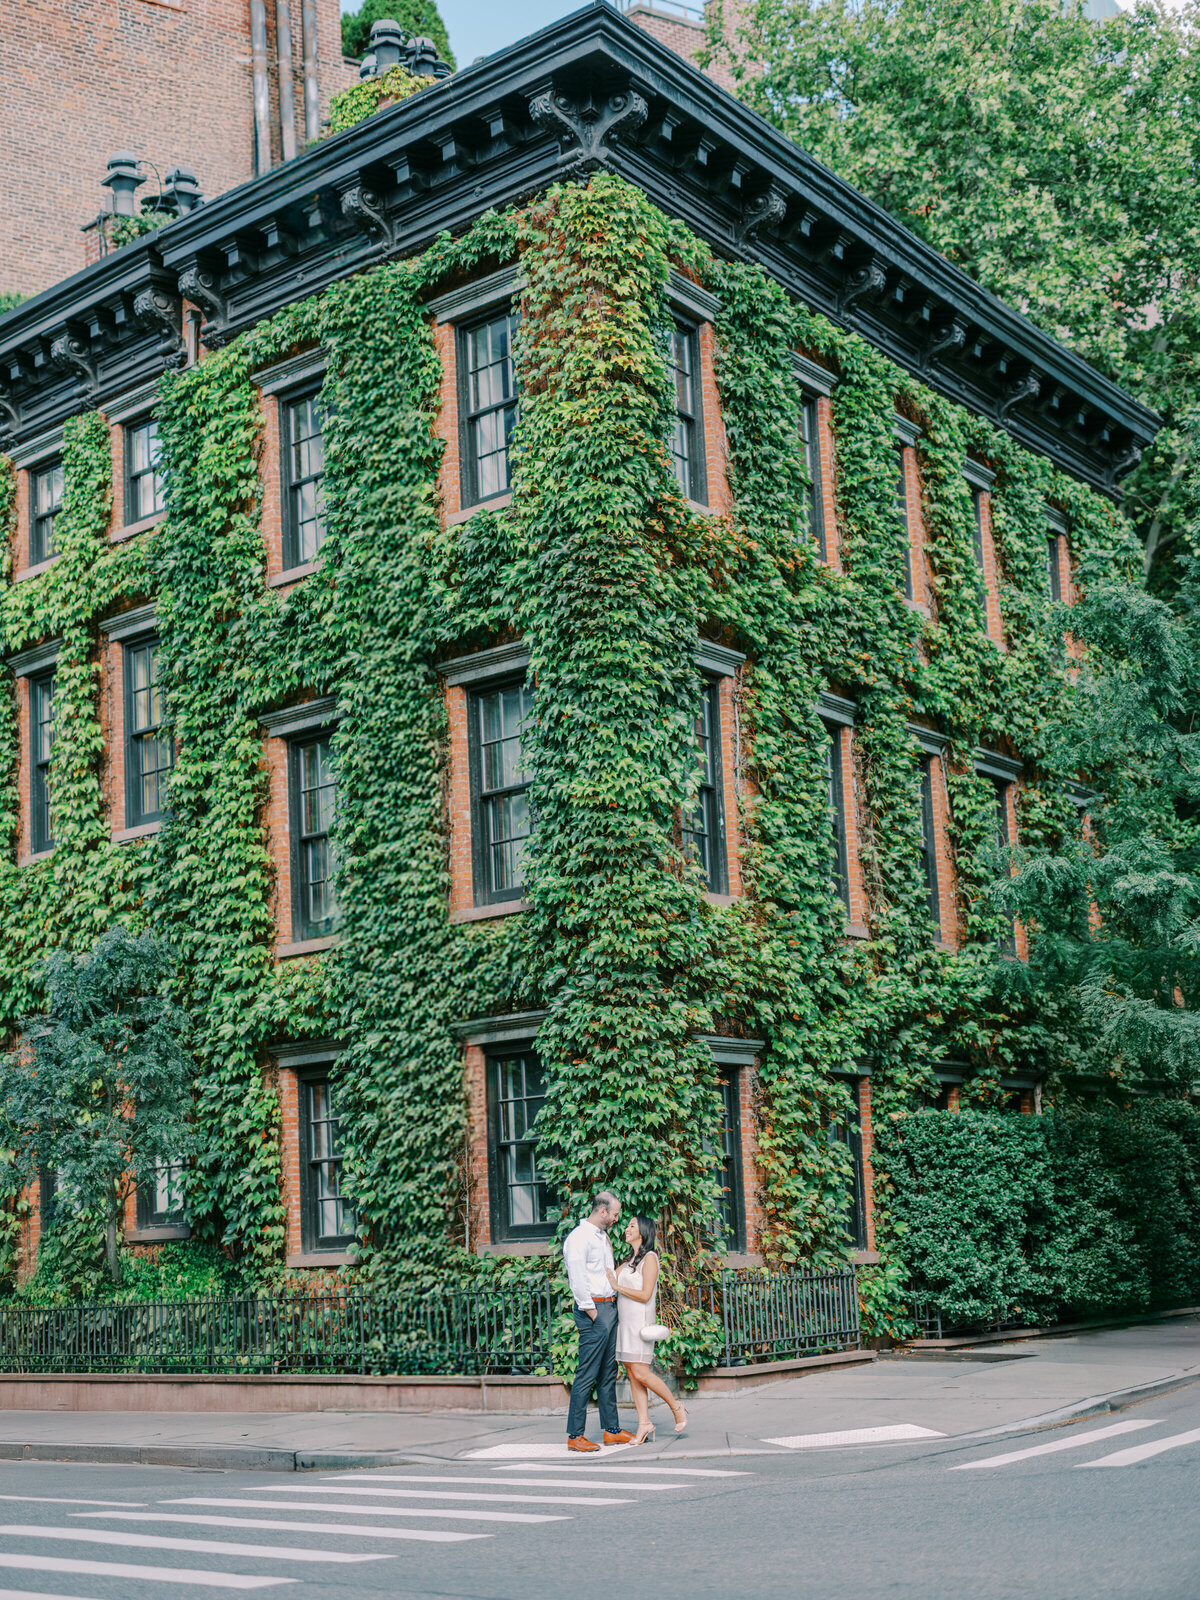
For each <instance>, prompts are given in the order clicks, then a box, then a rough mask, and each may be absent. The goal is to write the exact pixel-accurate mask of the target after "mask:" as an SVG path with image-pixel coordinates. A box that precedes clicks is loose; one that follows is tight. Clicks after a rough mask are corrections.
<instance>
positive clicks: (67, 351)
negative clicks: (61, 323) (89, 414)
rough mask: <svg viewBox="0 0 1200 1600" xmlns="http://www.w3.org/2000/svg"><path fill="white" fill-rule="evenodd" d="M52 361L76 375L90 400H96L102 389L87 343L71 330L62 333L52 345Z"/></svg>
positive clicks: (76, 379) (65, 370)
mask: <svg viewBox="0 0 1200 1600" xmlns="http://www.w3.org/2000/svg"><path fill="white" fill-rule="evenodd" d="M50 360H51V361H52V362H53V364H54V365H55V366H56V367H61V368H62V370H63V371H64V372H72V373H74V375H75V381H76V382H77V383H78V384H79V387H80V388H81V389H82V390H83V392H84V394H85V395H86V396H87V398H88V399H89V400H94V399H95V398H96V392H97V390H98V389H99V387H100V379H99V376H98V374H97V372H96V363H95V360H94V359H93V357H92V353H91V351H90V350H89V349H88V347H87V344H86V342H85V341H84V340H83V339H81V338H80V337H79V336H78V334H74V333H71V332H70V331H69V330H68V331H67V332H66V333H60V334H59V335H58V337H57V339H55V340H54V341H53V342H52V343H51V345H50Z"/></svg>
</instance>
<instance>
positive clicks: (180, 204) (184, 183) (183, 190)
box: [163, 167, 204, 217]
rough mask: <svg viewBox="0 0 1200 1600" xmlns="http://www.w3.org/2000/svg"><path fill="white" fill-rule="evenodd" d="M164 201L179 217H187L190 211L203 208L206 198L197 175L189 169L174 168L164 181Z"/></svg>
mask: <svg viewBox="0 0 1200 1600" xmlns="http://www.w3.org/2000/svg"><path fill="white" fill-rule="evenodd" d="M163 199H164V200H165V201H167V203H168V205H169V207H170V209H171V210H172V211H173V212H174V213H175V215H176V216H177V217H185V216H186V215H187V214H188V212H189V211H194V210H195V209H196V207H197V206H202V205H203V204H204V196H203V195H202V194H201V193H200V185H199V184H198V183H197V181H196V174H195V173H194V172H192V171H191V170H190V169H189V168H188V167H172V168H171V170H170V172H168V173H167V176H166V178H165V179H164V180H163Z"/></svg>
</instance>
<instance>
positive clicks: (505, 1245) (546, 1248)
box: [475, 1239, 554, 1256]
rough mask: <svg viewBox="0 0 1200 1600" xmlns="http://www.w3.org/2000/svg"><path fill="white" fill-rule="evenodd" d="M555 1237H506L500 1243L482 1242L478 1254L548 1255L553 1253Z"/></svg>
mask: <svg viewBox="0 0 1200 1600" xmlns="http://www.w3.org/2000/svg"><path fill="white" fill-rule="evenodd" d="M553 1251H554V1240H553V1239H505V1240H503V1241H502V1242H501V1243H500V1244H481V1245H480V1246H479V1248H478V1250H476V1252H475V1254H476V1255H478V1256H548V1255H551V1254H553Z"/></svg>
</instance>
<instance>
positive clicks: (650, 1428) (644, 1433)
mask: <svg viewBox="0 0 1200 1600" xmlns="http://www.w3.org/2000/svg"><path fill="white" fill-rule="evenodd" d="M629 1442H630V1444H631V1445H635V1444H646V1443H650V1444H653V1443H654V1424H653V1423H652V1422H648V1423H647V1424H646V1426H645V1427H644V1428H639V1429H638V1431H637V1432H636V1433H635V1434H634V1436H633V1438H632V1439H631V1440H630V1441H629Z"/></svg>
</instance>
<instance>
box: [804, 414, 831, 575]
mask: <svg viewBox="0 0 1200 1600" xmlns="http://www.w3.org/2000/svg"><path fill="white" fill-rule="evenodd" d="M820 408H821V402H820V397H819V396H818V395H815V394H811V393H810V392H809V391H808V390H807V389H801V391H800V443H801V444H802V445H803V446H804V461H805V465H806V466H807V467H808V532H809V536H810V538H811V539H812V541H813V543H814V544H815V545H816V547H817V555H818V556H819V557H820V559H821V560H822V561H828V560H829V549H828V544H827V540H826V536H825V491H824V482H823V480H822V477H821V409H820Z"/></svg>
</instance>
